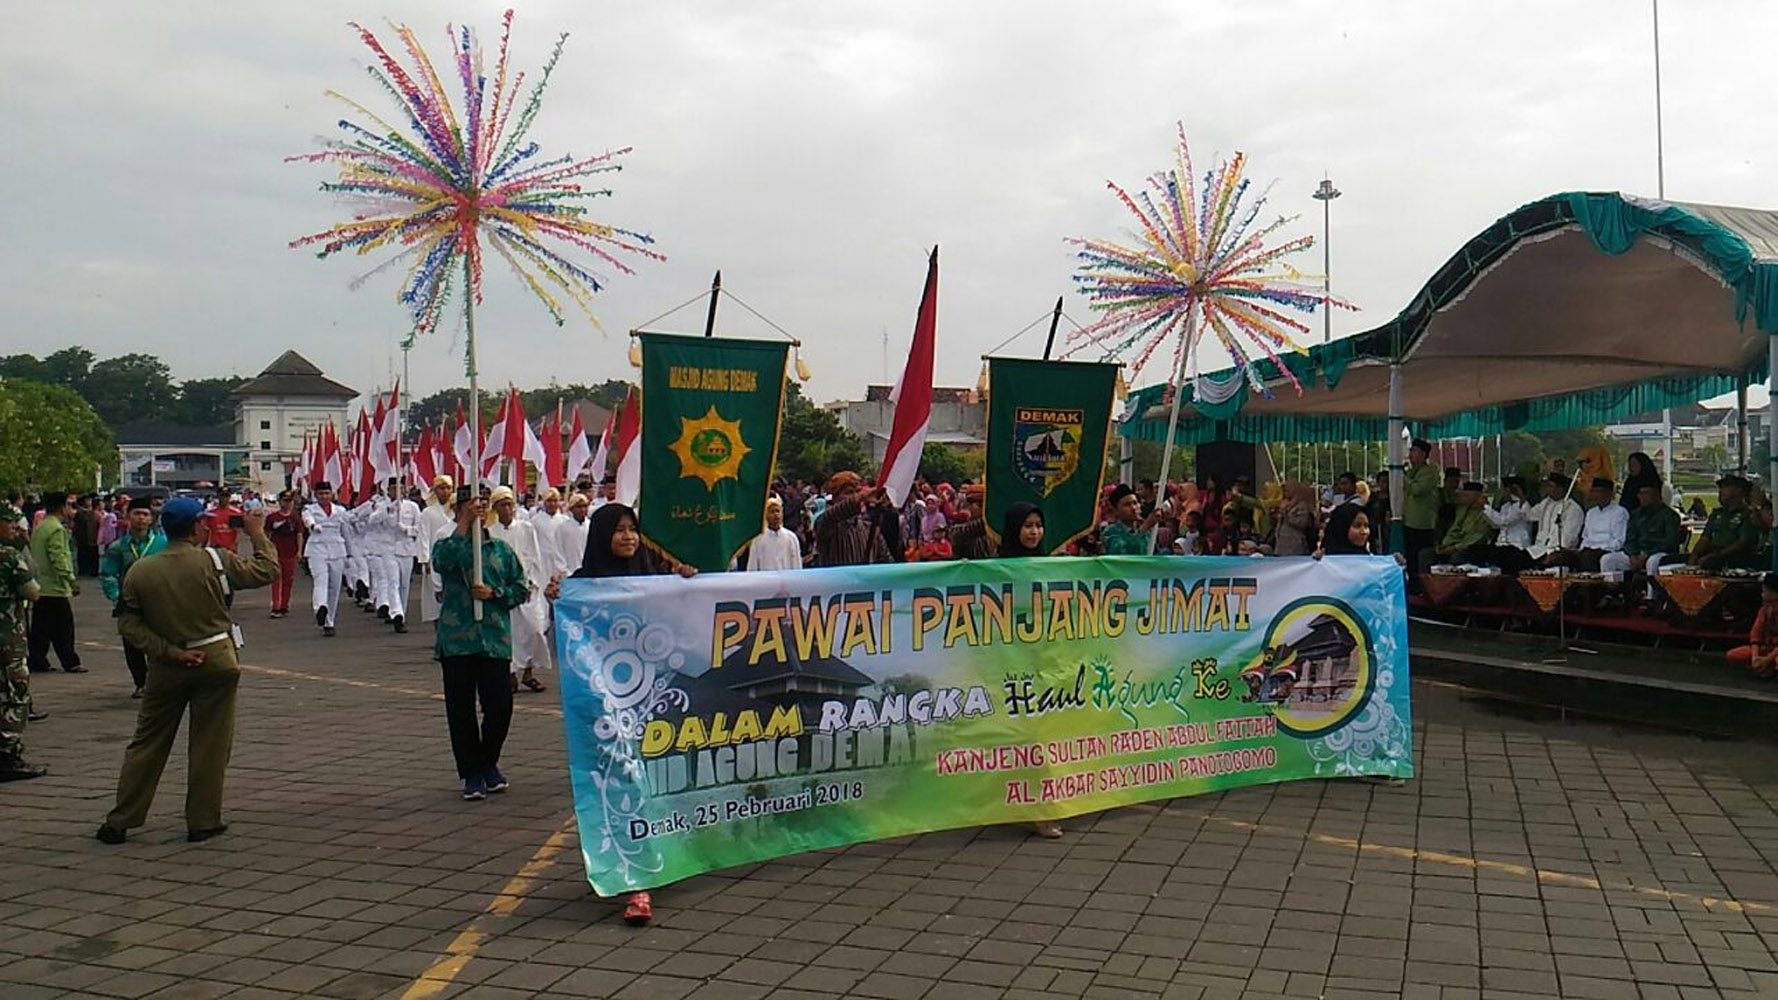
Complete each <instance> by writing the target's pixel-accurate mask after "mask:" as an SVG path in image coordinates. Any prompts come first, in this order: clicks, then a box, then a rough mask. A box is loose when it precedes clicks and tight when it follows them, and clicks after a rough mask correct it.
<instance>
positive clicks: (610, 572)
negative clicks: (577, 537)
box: [574, 503, 666, 579]
mask: <svg viewBox="0 0 1778 1000" xmlns="http://www.w3.org/2000/svg"><path fill="white" fill-rule="evenodd" d="M640 524H641V522H639V521H638V520H637V519H636V512H635V511H634V510H631V509H630V508H629V506H628V505H626V504H621V503H608V504H606V505H604V506H603V507H600V508H599V509H598V510H595V511H593V517H592V523H591V524H590V525H588V526H587V532H586V552H585V554H583V555H582V556H581V560H580V568H579V569H577V570H575V571H574V575H575V576H576V577H579V578H581V579H586V578H588V577H602V576H655V575H658V574H660V573H664V572H666V570H665V569H663V568H662V567H661V564H660V560H658V559H656V558H655V557H654V553H652V552H650V551H648V549H647V548H646V547H644V546H643V544H642V533H641V530H640Z"/></svg>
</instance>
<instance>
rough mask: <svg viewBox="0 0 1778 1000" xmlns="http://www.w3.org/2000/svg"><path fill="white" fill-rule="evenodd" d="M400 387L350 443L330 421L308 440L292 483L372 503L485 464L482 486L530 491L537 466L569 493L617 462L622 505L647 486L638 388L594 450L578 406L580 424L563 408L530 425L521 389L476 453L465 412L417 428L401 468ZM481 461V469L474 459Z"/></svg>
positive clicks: (361, 421) (546, 481)
mask: <svg viewBox="0 0 1778 1000" xmlns="http://www.w3.org/2000/svg"><path fill="white" fill-rule="evenodd" d="M400 398H401V384H400V383H399V382H397V383H396V386H395V388H394V389H391V390H390V391H389V393H388V395H386V396H385V395H383V394H381V393H379V394H378V395H377V398H376V404H375V407H374V409H372V410H369V411H367V410H365V409H362V408H361V409H360V410H359V411H358V419H357V421H356V422H355V423H354V424H353V426H352V430H351V431H350V433H348V435H347V437H346V440H345V441H344V442H341V440H340V437H339V431H338V430H337V429H336V428H335V427H334V425H333V422H332V421H331V420H330V421H328V422H327V423H326V424H324V425H322V426H321V427H320V428H319V429H318V430H317V431H316V432H315V433H314V434H309V433H307V432H305V433H304V434H303V446H302V453H301V455H300V456H299V457H298V458H297V460H296V467H295V468H294V469H293V470H292V472H291V486H292V488H294V489H296V490H297V491H298V492H301V493H311V492H313V487H314V484H316V483H321V482H325V483H329V484H331V485H332V486H333V488H334V490H335V491H336V492H337V493H338V495H339V496H340V498H341V499H343V500H345V501H346V502H348V503H352V502H355V501H356V500H357V499H361V498H364V497H368V496H370V495H372V494H373V493H375V492H376V491H377V484H379V483H384V482H387V481H388V480H390V479H393V478H396V477H398V476H401V475H402V474H403V473H405V475H406V477H407V479H408V481H409V482H410V483H413V484H414V485H417V486H419V487H420V488H421V489H425V488H426V487H428V486H430V485H431V484H432V482H433V480H434V479H436V478H437V477H439V476H441V475H442V476H450V477H451V479H452V481H454V482H456V483H458V484H460V485H461V484H464V483H467V482H468V481H469V480H470V479H471V478H472V477H470V476H468V475H466V470H468V469H470V468H472V467H474V466H477V465H479V468H480V472H481V481H482V482H483V483H484V484H485V485H490V486H491V485H496V484H499V483H505V484H508V485H511V486H512V487H513V488H514V490H515V491H517V492H519V493H523V492H524V491H525V490H526V489H528V488H529V487H530V483H529V479H530V468H529V467H535V469H536V470H537V474H538V477H539V483H538V485H539V487H540V488H541V487H550V486H569V485H572V484H573V483H574V482H575V481H577V480H579V479H581V478H582V477H587V478H591V479H592V481H593V482H595V483H598V482H603V481H604V479H605V474H606V469H607V468H609V467H611V466H612V465H613V464H615V467H616V470H617V499H618V500H620V501H622V502H625V503H634V502H635V498H636V494H637V493H638V492H640V489H641V481H642V476H641V449H640V448H635V447H632V445H634V444H635V442H636V440H637V438H638V437H639V436H640V431H641V427H642V415H641V405H640V402H639V400H638V399H637V396H636V390H635V389H634V388H631V390H630V392H629V395H627V396H626V397H625V398H624V402H623V405H622V406H620V407H619V408H618V409H617V411H616V412H615V413H613V414H612V415H611V418H610V420H608V421H607V422H606V425H605V429H604V430H603V431H602V432H601V433H600V435H599V439H598V443H597V445H596V446H595V445H594V443H593V441H592V440H591V438H590V437H589V435H588V434H587V432H586V428H585V427H583V426H582V425H581V419H580V408H579V407H575V408H574V419H573V423H572V424H571V425H570V426H569V427H567V428H564V427H563V426H562V407H561V404H559V403H558V404H557V406H556V409H555V412H553V413H549V414H546V415H545V416H544V417H543V418H542V419H541V420H538V421H537V424H536V426H533V425H532V424H531V422H530V421H529V420H528V419H526V416H525V404H524V401H523V400H522V399H521V398H520V397H519V393H518V390H516V389H508V390H507V393H506V395H505V396H504V397H502V399H501V400H500V408H499V410H498V411H497V412H496V413H495V415H494V419H493V420H492V421H489V422H487V423H484V424H483V425H482V428H481V431H482V435H481V437H482V440H481V441H480V442H479V446H477V445H474V444H472V443H471V440H472V431H471V429H470V423H469V420H468V418H467V417H466V416H465V415H464V413H463V405H462V404H461V403H459V404H457V414H456V417H455V418H454V419H453V418H452V417H448V416H447V417H444V418H443V419H441V420H440V421H439V422H438V424H437V426H436V427H435V426H433V425H430V424H427V425H424V426H422V427H421V428H420V433H419V437H418V439H417V440H416V441H415V442H414V443H413V446H412V449H411V450H410V451H409V452H408V455H407V467H406V469H405V470H403V469H401V449H400V426H399V424H400V415H399V412H398V410H399V402H398V401H399V400H400ZM477 455H479V456H480V460H479V462H477V461H476V459H475V456H477Z"/></svg>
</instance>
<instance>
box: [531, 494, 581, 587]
mask: <svg viewBox="0 0 1778 1000" xmlns="http://www.w3.org/2000/svg"><path fill="white" fill-rule="evenodd" d="M567 520H568V515H567V514H565V513H563V511H562V494H560V493H558V492H557V491H556V490H555V488H554V487H551V488H550V489H547V490H544V491H543V498H542V500H541V501H540V502H539V503H538V504H537V507H536V509H535V510H533V511H531V526H532V527H533V528H536V529H537V547H538V548H539V549H541V550H542V551H543V561H544V565H545V566H546V567H547V568H548V569H549V575H550V579H552V580H560V579H561V578H562V577H564V576H567V575H568V574H569V573H572V572H573V570H571V569H566V568H565V566H564V564H563V562H562V550H561V545H560V544H559V543H558V542H557V540H556V533H557V532H558V531H559V530H560V529H561V527H562V525H563V524H564V523H566V522H567ZM575 568H576V569H578V568H579V564H578V563H577V564H576V566H575Z"/></svg>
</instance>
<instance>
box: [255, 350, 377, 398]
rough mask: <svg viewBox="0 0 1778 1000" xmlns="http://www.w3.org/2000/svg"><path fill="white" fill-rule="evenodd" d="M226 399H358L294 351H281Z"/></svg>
mask: <svg viewBox="0 0 1778 1000" xmlns="http://www.w3.org/2000/svg"><path fill="white" fill-rule="evenodd" d="M229 395H230V396H231V397H233V398H235V399H240V398H242V397H245V396H325V397H333V398H336V399H351V398H353V397H354V396H356V395H358V390H357V389H354V388H352V387H350V386H345V385H341V384H340V383H338V382H335V381H334V380H333V379H330V378H328V377H327V376H326V375H323V374H321V369H319V368H317V367H315V365H314V363H313V362H311V361H310V360H309V359H308V358H305V357H303V356H302V355H300V354H298V353H296V352H295V351H285V352H284V353H283V354H280V355H278V360H276V361H274V362H272V363H271V364H269V365H267V366H266V368H265V371H262V372H260V373H259V377H258V378H254V379H249V380H247V381H246V382H243V383H241V384H240V385H239V386H236V387H235V390H234V391H233V392H231V393H229Z"/></svg>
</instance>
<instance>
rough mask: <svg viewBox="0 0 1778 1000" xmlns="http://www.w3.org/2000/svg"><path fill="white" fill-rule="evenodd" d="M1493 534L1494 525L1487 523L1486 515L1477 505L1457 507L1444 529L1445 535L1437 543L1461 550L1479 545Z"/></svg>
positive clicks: (1457, 550)
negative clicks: (1449, 522) (1448, 524)
mask: <svg viewBox="0 0 1778 1000" xmlns="http://www.w3.org/2000/svg"><path fill="white" fill-rule="evenodd" d="M1493 534H1494V526H1493V525H1492V524H1490V523H1488V517H1487V515H1486V514H1483V513H1482V511H1481V509H1480V508H1478V507H1459V508H1457V511H1456V513H1454V514H1453V515H1451V526H1450V527H1449V528H1448V529H1446V530H1445V537H1444V540H1443V541H1442V542H1440V543H1439V544H1440V545H1441V546H1443V547H1445V548H1449V549H1452V550H1454V551H1456V552H1461V551H1463V550H1464V549H1467V548H1469V547H1470V546H1471V545H1480V544H1481V543H1483V542H1485V541H1487V540H1488V538H1489V536H1491V535H1493Z"/></svg>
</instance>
